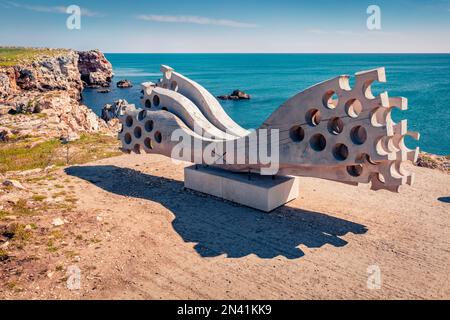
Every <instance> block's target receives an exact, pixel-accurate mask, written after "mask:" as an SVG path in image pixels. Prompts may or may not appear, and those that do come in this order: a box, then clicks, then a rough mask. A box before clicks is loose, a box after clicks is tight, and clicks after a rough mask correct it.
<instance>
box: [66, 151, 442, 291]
mask: <svg viewBox="0 0 450 320" xmlns="http://www.w3.org/2000/svg"><path fill="white" fill-rule="evenodd" d="M144 159H145V160H144ZM182 168H183V166H182V165H174V164H172V163H171V162H170V160H168V159H165V158H163V157H160V156H135V155H134V156H121V157H116V158H111V159H105V160H101V161H98V162H96V163H91V164H88V165H85V166H80V167H72V168H69V169H67V170H66V172H67V173H68V174H69V175H71V176H74V177H77V179H79V181H80V183H79V184H77V189H76V193H77V194H78V197H79V198H80V199H81V200H80V203H79V206H82V207H83V209H86V210H95V212H101V216H102V217H103V219H104V221H105V223H107V224H108V225H109V226H110V229H109V232H108V241H106V242H103V243H102V245H101V246H100V247H99V248H97V249H95V250H93V249H92V250H86V251H85V252H83V253H82V254H81V261H80V268H81V271H82V289H81V290H80V292H78V293H75V294H74V293H67V295H68V297H79V298H150V299H160V298H205V299H209V298H217V299H222V298H224V299H229V298H230V299H231V298H238V299H239V298H242V299H246V298H248V299H277V298H286V299H298V298H307V299H315V298H357V299H366V298H446V299H448V298H450V282H449V271H450V267H449V263H450V253H449V249H450V216H449V213H450V210H449V208H450V204H449V203H446V202H444V201H440V200H438V198H440V197H449V196H450V175H446V174H444V173H441V172H439V171H435V170H429V169H422V168H416V172H417V179H416V181H417V183H416V184H415V186H414V187H412V188H406V189H405V190H404V192H403V193H401V194H392V193H389V192H386V191H379V192H372V191H370V190H368V188H366V187H364V186H363V187H358V188H355V187H351V186H347V185H343V184H339V183H333V182H328V181H323V180H316V179H309V178H302V179H301V198H299V199H297V200H295V201H293V202H291V203H290V204H289V205H288V206H286V207H283V208H280V209H277V210H276V211H274V212H273V213H271V214H266V213H262V212H259V211H256V210H252V209H249V208H246V207H242V206H238V205H235V204H232V203H230V202H224V201H221V200H219V199H216V198H212V197H207V196H203V195H201V194H198V193H195V192H191V191H188V190H184V189H183V183H182ZM160 177H164V178H160ZM444 200H445V199H444ZM370 265H377V266H378V267H379V268H380V270H381V289H368V288H367V280H368V271H367V268H368V266H370ZM83 269H88V270H85V271H83Z"/></svg>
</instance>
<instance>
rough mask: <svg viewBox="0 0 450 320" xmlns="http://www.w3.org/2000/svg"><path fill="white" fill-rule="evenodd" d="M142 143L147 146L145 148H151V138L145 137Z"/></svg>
mask: <svg viewBox="0 0 450 320" xmlns="http://www.w3.org/2000/svg"><path fill="white" fill-rule="evenodd" d="M144 145H145V146H146V147H147V149H153V144H152V139H150V138H145V140H144Z"/></svg>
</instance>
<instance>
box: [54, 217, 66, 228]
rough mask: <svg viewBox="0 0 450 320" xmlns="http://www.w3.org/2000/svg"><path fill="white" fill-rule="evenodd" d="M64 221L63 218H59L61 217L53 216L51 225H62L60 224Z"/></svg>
mask: <svg viewBox="0 0 450 320" xmlns="http://www.w3.org/2000/svg"><path fill="white" fill-rule="evenodd" d="M64 223H65V222H64V220H63V219H61V218H55V219H53V221H52V225H53V226H55V227H59V226H62V225H64Z"/></svg>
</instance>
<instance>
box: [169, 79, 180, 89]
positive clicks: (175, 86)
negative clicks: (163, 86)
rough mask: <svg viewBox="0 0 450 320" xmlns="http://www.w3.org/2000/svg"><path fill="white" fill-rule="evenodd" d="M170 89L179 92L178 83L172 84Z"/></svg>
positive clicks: (173, 82)
mask: <svg viewBox="0 0 450 320" xmlns="http://www.w3.org/2000/svg"><path fill="white" fill-rule="evenodd" d="M170 89H172V90H173V91H178V83H177V82H176V81H175V80H174V81H172V82H171V83H170Z"/></svg>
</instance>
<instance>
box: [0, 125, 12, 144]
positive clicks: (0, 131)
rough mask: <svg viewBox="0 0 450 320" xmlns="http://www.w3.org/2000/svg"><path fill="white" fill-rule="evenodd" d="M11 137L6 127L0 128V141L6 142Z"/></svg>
mask: <svg viewBox="0 0 450 320" xmlns="http://www.w3.org/2000/svg"><path fill="white" fill-rule="evenodd" d="M10 137H11V130H10V129H9V128H6V127H0V141H1V142H7V141H9V139H10Z"/></svg>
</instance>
